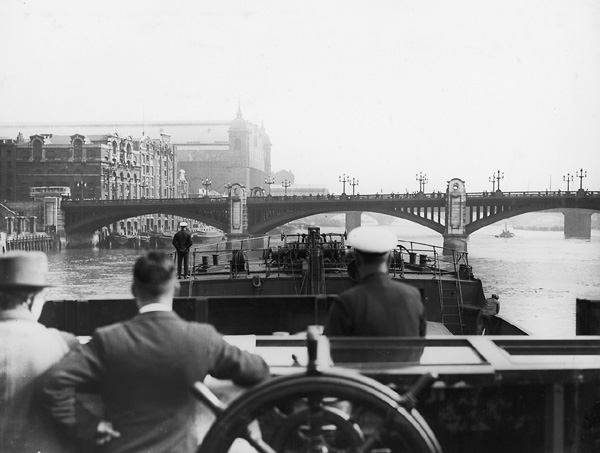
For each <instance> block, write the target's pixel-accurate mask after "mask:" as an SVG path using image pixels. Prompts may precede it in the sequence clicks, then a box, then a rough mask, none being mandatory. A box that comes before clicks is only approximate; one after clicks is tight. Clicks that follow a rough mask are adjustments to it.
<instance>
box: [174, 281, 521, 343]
mask: <svg viewBox="0 0 600 453" xmlns="http://www.w3.org/2000/svg"><path fill="white" fill-rule="evenodd" d="M393 278H394V277H393ZM397 279H398V281H401V282H403V283H406V284H409V285H411V286H414V287H415V288H417V289H418V290H419V292H420V293H421V299H422V301H423V303H424V305H425V309H426V312H427V320H428V321H431V322H436V323H441V324H443V325H444V326H445V327H446V328H447V329H448V330H449V331H450V332H451V333H453V334H455V335H461V334H475V333H476V331H477V314H478V313H479V307H480V306H482V305H483V303H484V302H485V295H484V292H483V287H482V284H481V281H480V280H479V279H475V278H472V279H469V280H457V279H456V278H453V277H449V278H441V279H436V278H433V277H432V276H431V275H427V274H416V275H414V276H410V275H408V276H406V277H405V278H397ZM308 284H309V282H308V281H307V279H306V278H304V277H303V276H302V274H300V275H286V274H280V275H279V276H277V275H270V276H269V277H267V278H265V277H264V274H262V275H260V274H254V275H248V276H247V277H244V276H241V277H240V276H238V277H236V278H230V274H229V273H228V272H226V273H222V274H219V273H211V274H208V275H204V276H202V275H201V276H200V277H199V278H197V279H195V278H192V279H188V280H181V281H180V285H181V289H180V292H179V295H180V296H181V297H187V298H193V297H205V298H215V297H221V298H225V299H227V298H232V297H234V298H235V297H244V296H251V297H255V298H260V297H269V298H275V299H276V298H280V299H281V298H282V297H283V298H287V297H288V296H282V295H294V294H305V293H306V291H307V285H308ZM352 285H353V282H352V280H351V279H350V278H348V277H347V275H346V274H345V273H340V274H327V276H326V278H325V282H324V289H325V292H326V294H328V295H336V294H340V293H342V292H343V291H345V290H346V289H348V288H350V287H351V286H352ZM459 286H460V289H459ZM461 301H462V302H461ZM291 305H292V304H291V303H290V304H288V309H290V307H291ZM237 308H238V309H239V312H240V313H243V312H244V307H242V306H240V307H237ZM268 313H269V309H265V311H264V312H263V313H262V316H265V315H267V316H268ZM242 319H243V318H242ZM314 321H319V322H313V323H312V324H319V323H321V324H322V323H323V321H324V318H322V317H321V318H319V319H318V320H316V319H315V320H314ZM305 326H306V325H305ZM257 327H260V326H257ZM492 328H493V330H492V332H491V334H495V335H527V332H526V331H524V330H523V329H520V328H519V327H517V326H515V325H512V324H510V323H509V322H507V321H505V320H500V319H498V320H496V321H495V322H494V323H493V325H492ZM275 330H286V329H282V328H279V329H275ZM247 333H258V332H256V331H254V332H253V331H252V330H249V331H248V332H247ZM267 334H268V333H267Z"/></svg>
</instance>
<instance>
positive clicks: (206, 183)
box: [202, 178, 212, 197]
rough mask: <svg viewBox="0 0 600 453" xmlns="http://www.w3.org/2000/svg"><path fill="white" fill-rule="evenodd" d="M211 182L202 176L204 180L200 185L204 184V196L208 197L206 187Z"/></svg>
mask: <svg viewBox="0 0 600 453" xmlns="http://www.w3.org/2000/svg"><path fill="white" fill-rule="evenodd" d="M211 184H212V181H211V180H210V179H208V178H204V180H203V181H202V185H203V186H204V196H205V197H208V188H209V187H210V185H211Z"/></svg>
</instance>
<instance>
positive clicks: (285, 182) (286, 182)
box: [281, 179, 292, 197]
mask: <svg viewBox="0 0 600 453" xmlns="http://www.w3.org/2000/svg"><path fill="white" fill-rule="evenodd" d="M291 185H292V183H291V182H289V181H288V180H287V179H284V180H283V182H282V183H281V187H283V189H284V191H283V192H284V196H285V197H287V189H288V187H290V186H291Z"/></svg>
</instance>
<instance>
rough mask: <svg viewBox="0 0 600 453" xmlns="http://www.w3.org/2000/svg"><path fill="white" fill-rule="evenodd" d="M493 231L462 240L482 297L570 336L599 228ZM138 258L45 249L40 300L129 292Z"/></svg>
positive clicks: (598, 277) (598, 273) (585, 293)
mask: <svg viewBox="0 0 600 453" xmlns="http://www.w3.org/2000/svg"><path fill="white" fill-rule="evenodd" d="M392 228H393V229H394V231H396V233H397V234H398V236H399V237H400V238H401V239H407V240H413V241H418V242H425V243H429V244H433V245H439V246H441V245H442V242H443V239H442V236H441V235H438V234H435V233H431V234H429V233H428V231H427V230H425V229H423V228H421V227H419V226H417V225H415V224H410V223H408V222H398V223H394V225H393V226H392ZM321 231H322V232H328V231H330V230H328V229H326V228H322V229H321ZM331 231H333V229H332V230H331ZM501 231H502V227H501V226H490V227H487V228H484V229H482V230H480V231H478V232H476V233H474V234H472V235H471V237H470V239H469V245H468V248H469V262H470V264H471V265H472V266H473V273H474V274H475V276H476V277H478V278H480V279H481V280H482V282H483V289H484V291H485V294H486V295H487V296H489V295H491V293H498V294H499V295H500V303H501V312H500V313H501V314H502V315H504V316H505V317H506V318H508V319H509V320H511V321H513V322H514V323H516V324H518V325H519V326H522V327H524V328H525V329H527V330H528V331H529V332H531V333H532V334H534V335H536V336H542V337H555V338H556V337H568V336H572V335H575V300H576V299H577V298H589V299H599V300H600V231H598V230H594V231H592V238H591V240H590V241H586V240H578V239H568V240H566V239H564V237H563V233H562V232H561V231H523V230H517V231H514V232H515V234H516V235H515V237H513V238H510V239H502V238H496V237H495V235H496V234H499V233H500V232H501ZM169 251H170V250H169ZM138 256H140V252H139V251H137V250H65V251H62V252H59V253H55V254H52V255H50V256H49V261H50V277H49V278H50V282H51V284H52V285H54V286H53V287H52V288H50V289H49V290H48V296H47V298H48V299H87V298H98V297H102V298H120V297H132V296H131V291H130V285H131V273H132V267H133V263H134V262H135V260H136V258H137V257H138Z"/></svg>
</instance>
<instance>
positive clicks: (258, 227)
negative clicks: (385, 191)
mask: <svg viewBox="0 0 600 453" xmlns="http://www.w3.org/2000/svg"><path fill="white" fill-rule="evenodd" d="M352 211H354V210H353V209H347V210H339V209H331V208H330V209H327V207H326V206H322V207H313V208H312V209H308V208H307V209H302V210H285V212H279V213H278V214H277V215H273V216H272V217H269V218H267V219H265V220H263V221H262V222H257V223H254V224H253V225H252V226H251V227H249V233H250V234H257V235H260V234H265V233H267V232H269V231H271V230H273V229H274V228H277V227H280V226H283V225H285V224H286V223H289V222H293V221H294V220H299V219H303V218H305V217H310V216H312V215H318V214H328V213H336V212H339V213H345V212H352ZM362 212H365V213H368V212H373V213H378V214H386V215H389V216H392V217H396V218H399V219H404V220H409V221H411V222H414V223H418V224H419V225H422V226H425V227H427V228H430V229H432V230H433V231H435V232H437V233H440V234H442V233H443V232H444V226H443V225H441V224H439V223H437V222H435V221H433V220H430V219H427V218H423V217H420V216H419V215H416V214H411V213H408V212H403V211H398V210H389V209H385V208H379V209H377V208H375V209H369V210H367V211H362Z"/></svg>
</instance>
